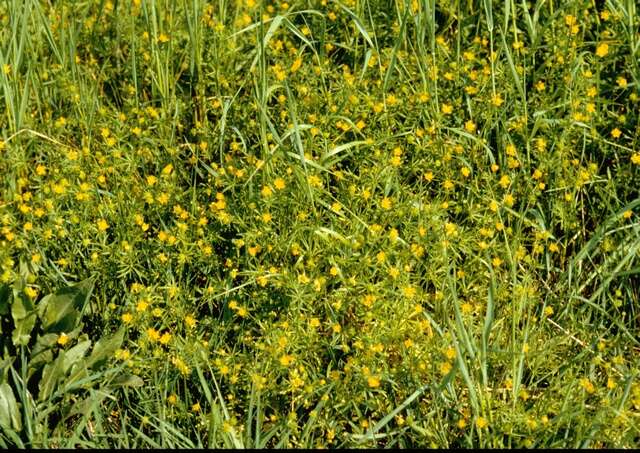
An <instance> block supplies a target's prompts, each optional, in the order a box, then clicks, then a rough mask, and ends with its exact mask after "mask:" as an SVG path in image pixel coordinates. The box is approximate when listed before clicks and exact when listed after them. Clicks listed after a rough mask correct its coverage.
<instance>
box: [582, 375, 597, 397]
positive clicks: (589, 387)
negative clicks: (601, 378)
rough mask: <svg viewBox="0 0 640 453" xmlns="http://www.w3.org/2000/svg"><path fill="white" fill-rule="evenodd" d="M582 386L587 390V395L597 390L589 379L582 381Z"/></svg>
mask: <svg viewBox="0 0 640 453" xmlns="http://www.w3.org/2000/svg"><path fill="white" fill-rule="evenodd" d="M580 386H581V387H582V388H583V389H585V390H586V392H587V393H589V394H591V393H595V391H596V388H595V386H594V385H593V383H592V382H591V381H590V380H589V379H588V378H582V379H580Z"/></svg>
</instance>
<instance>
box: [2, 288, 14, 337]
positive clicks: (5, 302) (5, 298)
mask: <svg viewBox="0 0 640 453" xmlns="http://www.w3.org/2000/svg"><path fill="white" fill-rule="evenodd" d="M10 301H11V288H10V287H9V285H4V284H3V285H0V316H5V315H8V314H9V312H10V311H11V307H10ZM0 333H2V326H0Z"/></svg>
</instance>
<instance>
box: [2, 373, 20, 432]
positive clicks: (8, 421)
mask: <svg viewBox="0 0 640 453" xmlns="http://www.w3.org/2000/svg"><path fill="white" fill-rule="evenodd" d="M0 426H2V427H3V428H7V429H12V427H13V429H14V430H16V431H20V430H21V429H22V419H21V418H20V412H19V411H18V403H17V402H16V397H15V396H14V395H13V390H12V389H11V386H10V385H9V384H7V383H6V382H5V383H4V384H0Z"/></svg>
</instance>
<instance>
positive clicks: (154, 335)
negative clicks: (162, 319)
mask: <svg viewBox="0 0 640 453" xmlns="http://www.w3.org/2000/svg"><path fill="white" fill-rule="evenodd" d="M147 336H148V337H149V340H151V342H153V343H155V342H156V341H158V340H160V332H158V331H157V330H156V329H154V328H153V327H149V328H148V329H147Z"/></svg>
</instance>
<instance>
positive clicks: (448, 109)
mask: <svg viewBox="0 0 640 453" xmlns="http://www.w3.org/2000/svg"><path fill="white" fill-rule="evenodd" d="M442 113H444V114H445V115H449V114H451V113H453V106H451V104H442Z"/></svg>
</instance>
